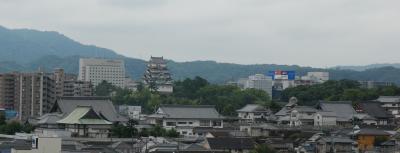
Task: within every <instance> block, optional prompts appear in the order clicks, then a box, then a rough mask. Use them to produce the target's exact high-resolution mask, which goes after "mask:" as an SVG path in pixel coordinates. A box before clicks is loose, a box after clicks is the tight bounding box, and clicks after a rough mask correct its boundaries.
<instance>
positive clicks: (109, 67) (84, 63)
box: [78, 58, 125, 88]
mask: <svg viewBox="0 0 400 153" xmlns="http://www.w3.org/2000/svg"><path fill="white" fill-rule="evenodd" d="M78 79H79V80H80V81H89V82H91V83H92V84H93V86H97V85H98V84H100V83H101V82H103V81H107V82H109V83H111V84H112V85H114V86H117V87H121V88H123V87H125V86H124V82H125V64H124V61H123V60H116V59H94V58H88V59H87V58H81V59H80V60H79V76H78Z"/></svg>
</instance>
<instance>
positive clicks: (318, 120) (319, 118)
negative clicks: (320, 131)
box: [314, 111, 336, 126]
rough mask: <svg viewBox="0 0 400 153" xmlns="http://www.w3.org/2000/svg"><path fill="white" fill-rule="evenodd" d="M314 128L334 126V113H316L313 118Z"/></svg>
mask: <svg viewBox="0 0 400 153" xmlns="http://www.w3.org/2000/svg"><path fill="white" fill-rule="evenodd" d="M314 126H336V113H335V112H325V111H318V112H316V113H315V116H314Z"/></svg>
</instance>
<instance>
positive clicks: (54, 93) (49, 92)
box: [0, 69, 93, 120]
mask: <svg viewBox="0 0 400 153" xmlns="http://www.w3.org/2000/svg"><path fill="white" fill-rule="evenodd" d="M92 95H93V88H92V85H91V83H90V82H87V81H76V76H74V75H70V74H64V71H63V70H62V69H56V71H55V72H54V73H43V72H35V73H19V72H14V73H4V74H0V108H4V109H6V110H15V111H16V112H18V119H20V120H27V119H28V118H31V117H39V116H42V115H43V114H45V113H48V112H49V111H50V109H51V107H52V106H53V105H54V102H55V100H56V98H57V97H64V96H92Z"/></svg>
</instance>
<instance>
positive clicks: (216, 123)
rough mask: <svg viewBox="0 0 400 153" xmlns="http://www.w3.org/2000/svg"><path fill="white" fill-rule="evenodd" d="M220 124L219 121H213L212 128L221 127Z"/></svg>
mask: <svg viewBox="0 0 400 153" xmlns="http://www.w3.org/2000/svg"><path fill="white" fill-rule="evenodd" d="M221 125H222V122H221V121H213V126H221Z"/></svg>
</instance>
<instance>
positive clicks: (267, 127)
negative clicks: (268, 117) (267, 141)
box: [240, 123, 280, 137]
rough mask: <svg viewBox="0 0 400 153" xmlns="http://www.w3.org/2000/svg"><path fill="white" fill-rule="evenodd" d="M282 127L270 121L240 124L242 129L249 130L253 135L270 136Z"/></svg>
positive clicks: (249, 133)
mask: <svg viewBox="0 0 400 153" xmlns="http://www.w3.org/2000/svg"><path fill="white" fill-rule="evenodd" d="M279 130H280V129H279V128H278V127H276V126H274V125H272V124H270V123H259V124H246V125H241V126H240V131H244V132H247V134H248V135H249V136H251V137H270V136H275V135H277V133H278V131H279Z"/></svg>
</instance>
